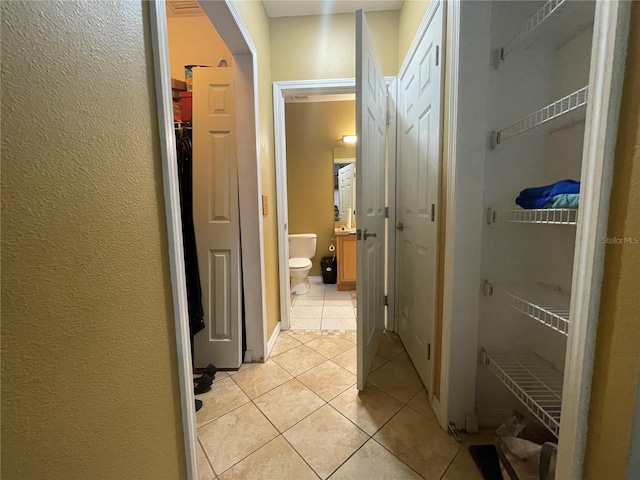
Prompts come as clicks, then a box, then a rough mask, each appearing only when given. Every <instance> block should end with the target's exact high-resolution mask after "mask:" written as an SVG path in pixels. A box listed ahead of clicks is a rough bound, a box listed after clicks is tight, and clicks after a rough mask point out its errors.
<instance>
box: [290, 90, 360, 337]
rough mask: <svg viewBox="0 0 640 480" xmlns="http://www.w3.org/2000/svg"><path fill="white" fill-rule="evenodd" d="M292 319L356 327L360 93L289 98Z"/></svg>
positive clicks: (308, 326)
mask: <svg viewBox="0 0 640 480" xmlns="http://www.w3.org/2000/svg"><path fill="white" fill-rule="evenodd" d="M285 120H286V124H285V132H286V174H287V188H286V192H280V195H282V196H283V195H286V197H287V205H288V211H287V216H288V229H287V230H288V246H289V258H288V269H287V271H286V272H285V273H287V274H288V276H289V279H288V281H289V285H290V304H289V312H290V322H289V328H290V329H291V330H294V331H298V330H304V331H307V330H312V331H322V332H323V333H328V332H335V333H339V332H342V331H345V332H355V330H356V311H355V308H356V249H355V240H356V239H355V226H356V225H355V207H356V204H355V186H356V185H355V144H354V143H344V142H343V140H342V138H343V136H345V135H353V134H354V132H355V95H354V94H341V95H335V94H334V95H305V96H299V95H296V96H286V97H285Z"/></svg>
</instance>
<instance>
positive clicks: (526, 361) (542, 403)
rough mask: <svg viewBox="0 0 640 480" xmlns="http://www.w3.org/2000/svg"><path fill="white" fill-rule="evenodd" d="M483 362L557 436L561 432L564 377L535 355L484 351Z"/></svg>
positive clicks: (550, 364) (552, 366)
mask: <svg viewBox="0 0 640 480" xmlns="http://www.w3.org/2000/svg"><path fill="white" fill-rule="evenodd" d="M482 363H483V364H484V365H486V366H488V367H489V369H490V370H491V371H492V372H493V373H494V374H495V375H496V376H497V377H498V378H499V379H500V381H501V382H502V383H503V384H504V385H505V386H506V387H507V388H508V389H509V390H510V391H511V393H513V394H514V395H515V396H516V397H518V400H520V401H521V402H522V403H523V405H524V406H525V407H526V408H527V409H528V410H529V411H530V412H531V413H532V414H533V415H534V416H535V417H536V418H537V419H538V420H540V422H542V424H543V425H544V426H545V427H547V428H548V429H549V431H551V433H553V434H554V435H555V436H556V437H557V436H558V433H559V431H560V410H561V407H562V382H563V374H562V372H561V371H560V370H558V369H557V368H556V367H555V366H554V365H553V364H552V363H550V362H548V361H546V360H544V359H542V358H541V357H540V356H539V355H537V354H535V353H532V352H530V353H505V352H491V353H489V352H487V351H485V350H484V349H483V350H482Z"/></svg>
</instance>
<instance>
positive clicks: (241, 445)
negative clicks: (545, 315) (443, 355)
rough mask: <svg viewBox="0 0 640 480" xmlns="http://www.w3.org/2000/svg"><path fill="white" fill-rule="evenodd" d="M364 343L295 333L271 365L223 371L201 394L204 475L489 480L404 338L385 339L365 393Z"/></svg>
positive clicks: (284, 479) (204, 478)
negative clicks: (444, 422)
mask: <svg viewBox="0 0 640 480" xmlns="http://www.w3.org/2000/svg"><path fill="white" fill-rule="evenodd" d="M355 342H356V339H355V332H353V331H346V332H341V333H338V334H336V333H328V332H322V333H320V332H317V333H309V332H307V333H304V332H300V331H298V332H295V331H293V332H292V331H291V330H289V331H287V332H281V333H280V335H279V337H278V340H277V341H276V344H275V346H274V348H273V351H272V356H271V358H270V359H269V360H268V361H267V362H265V363H262V364H245V365H243V366H242V368H241V369H240V370H239V371H238V372H229V373H227V372H218V374H217V375H216V381H215V383H214V385H213V388H212V390H211V391H210V392H208V393H206V394H204V395H199V396H198V398H200V399H202V400H203V402H204V406H203V407H202V409H201V410H200V411H199V412H197V413H196V420H197V424H198V441H199V447H198V464H199V479H200V480H213V479H220V480H227V479H275V480H298V479H300V480H303V479H307V478H308V479H318V478H321V479H326V478H331V479H366V480H373V479H420V478H424V479H427V480H482V476H481V475H480V473H479V471H478V470H477V468H476V467H475V465H474V463H473V460H472V459H471V456H470V455H469V452H468V450H467V448H466V445H461V444H458V443H456V442H455V441H454V440H453V438H452V437H450V436H449V435H447V434H446V433H445V432H444V431H442V429H441V428H440V427H439V425H438V423H437V421H436V418H435V416H434V414H433V412H432V411H431V408H430V406H429V405H428V403H427V395H426V392H425V390H424V388H423V387H422V384H421V383H420V380H419V378H418V375H417V373H416V371H415V370H414V368H413V365H412V364H411V361H410V360H409V359H408V357H407V355H406V352H405V350H404V347H403V346H402V343H401V342H400V339H399V338H398V336H397V335H395V334H393V333H388V332H386V333H385V334H384V335H383V338H382V341H381V344H380V349H379V350H378V356H377V357H376V362H375V364H374V366H373V368H372V372H371V374H370V375H369V382H368V384H367V386H366V388H365V390H364V392H360V393H359V392H358V390H357V389H356V387H355V382H356V376H355V373H356V345H355ZM489 438H490V437H489ZM482 440H487V436H486V433H485V435H484V437H483V436H482V435H481V436H469V438H468V439H467V440H466V442H467V443H469V444H472V443H490V441H489V442H487V441H482Z"/></svg>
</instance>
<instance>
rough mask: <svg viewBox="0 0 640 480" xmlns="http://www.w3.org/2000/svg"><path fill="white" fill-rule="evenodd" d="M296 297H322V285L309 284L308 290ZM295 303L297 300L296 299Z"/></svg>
mask: <svg viewBox="0 0 640 480" xmlns="http://www.w3.org/2000/svg"><path fill="white" fill-rule="evenodd" d="M298 297H299V298H298V299H300V298H302V297H307V298H310V297H324V285H317V284H311V285H310V286H309V291H308V292H307V293H305V294H304V295H298ZM296 303H297V301H296Z"/></svg>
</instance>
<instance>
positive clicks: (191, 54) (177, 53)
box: [167, 15, 233, 80]
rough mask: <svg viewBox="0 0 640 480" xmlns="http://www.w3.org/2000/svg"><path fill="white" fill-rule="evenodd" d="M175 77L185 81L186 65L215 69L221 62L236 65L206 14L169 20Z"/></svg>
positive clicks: (173, 74)
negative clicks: (222, 60) (224, 61)
mask: <svg viewBox="0 0 640 480" xmlns="http://www.w3.org/2000/svg"><path fill="white" fill-rule="evenodd" d="M167 30H168V33H169V57H170V59H171V78H176V79H178V80H184V66H185V65H208V66H210V67H215V66H216V65H218V62H220V60H221V59H223V58H224V59H225V60H226V61H227V63H228V65H229V66H233V57H232V56H231V52H229V49H228V48H227V46H226V45H225V44H224V42H223V41H222V39H221V38H220V35H218V32H217V31H216V29H215V28H214V27H213V25H212V24H211V21H210V20H209V18H208V17H207V16H206V15H200V16H195V17H168V18H167Z"/></svg>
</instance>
